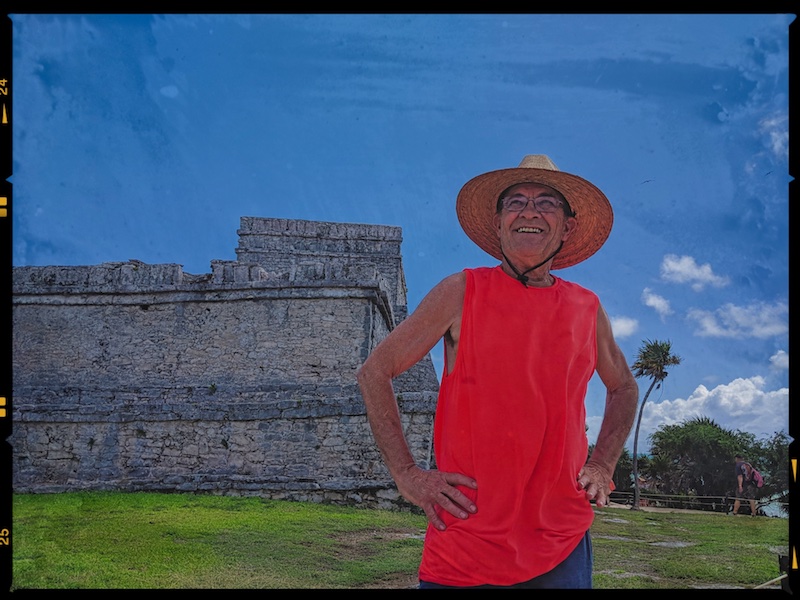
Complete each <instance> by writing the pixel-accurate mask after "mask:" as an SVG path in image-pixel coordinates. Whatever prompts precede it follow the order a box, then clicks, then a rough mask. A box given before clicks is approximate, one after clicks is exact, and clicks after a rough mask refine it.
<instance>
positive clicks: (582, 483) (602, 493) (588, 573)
mask: <svg viewBox="0 0 800 600" xmlns="http://www.w3.org/2000/svg"><path fill="white" fill-rule="evenodd" d="M456 212H457V214H458V218H459V222H460V223H461V226H462V227H463V229H464V231H465V232H466V234H467V235H468V236H469V237H470V239H472V241H474V242H475V243H476V244H477V245H478V246H480V247H481V248H482V249H483V250H485V251H486V252H488V253H489V254H490V255H491V256H493V257H495V258H496V259H498V260H499V261H501V262H500V264H499V265H497V266H494V267H482V268H477V269H465V270H464V271H461V272H459V273H456V274H453V275H450V276H448V277H446V278H445V279H444V280H442V281H441V282H440V283H439V284H437V285H436V286H435V287H434V288H433V289H432V290H431V291H430V292H429V293H428V295H427V296H426V297H425V298H424V299H423V300H422V302H420V304H419V306H418V308H417V309H416V310H415V311H414V312H413V313H412V314H411V315H410V316H409V317H408V318H407V319H405V320H404V321H403V322H402V323H400V324H399V325H398V326H397V327H396V328H395V329H394V330H393V331H392V332H391V333H390V334H389V335H388V336H387V337H386V338H385V339H384V340H383V341H382V342H381V343H380V344H379V345H378V346H377V347H376V348H375V350H374V351H373V352H372V353H371V354H370V356H369V357H368V358H367V360H366V361H365V362H364V364H363V365H362V367H361V368H360V370H359V372H358V381H359V385H360V388H361V392H362V396H363V398H364V402H365V404H366V407H367V414H368V418H369V423H370V426H371V428H372V431H373V434H374V436H375V440H376V443H377V445H378V447H379V448H380V450H381V453H382V456H383V458H384V461H385V463H386V465H387V468H388V469H389V472H390V474H391V476H392V478H393V479H394V481H395V483H396V484H397V488H398V490H399V492H400V493H401V494H402V495H403V497H404V498H406V499H407V500H409V501H410V502H412V503H413V504H415V505H417V506H419V507H420V508H422V510H423V511H424V512H425V515H426V516H427V518H428V530H427V533H426V537H425V543H424V548H423V554H422V561H421V564H420V569H419V579H420V588H421V589H424V588H447V587H453V588H467V587H530V588H590V587H591V585H592V548H591V540H590V537H589V528H590V526H591V524H592V520H593V518H594V511H593V509H592V506H591V501H592V500H593V501H594V502H595V503H596V505H597V506H604V505H606V504H607V503H608V498H609V494H610V492H611V490H612V488H613V483H612V475H613V473H614V468H615V466H616V463H617V460H618V459H619V456H620V454H621V452H622V447H623V445H624V443H625V440H626V439H627V437H628V434H629V433H630V429H631V425H632V423H633V418H634V414H635V411H636V405H637V401H638V387H637V384H636V380H635V379H634V377H633V374H632V373H631V370H630V368H629V367H628V365H627V363H626V361H625V357H624V356H623V354H622V352H621V350H620V349H619V347H618V346H617V344H616V342H615V340H614V336H613V334H612V331H611V325H610V323H609V320H608V316H607V315H606V313H605V311H604V309H603V307H602V306H601V304H600V302H599V299H598V298H597V296H596V295H595V294H594V293H593V292H591V291H589V290H587V289H585V288H583V287H581V286H579V285H577V284H575V283H571V282H568V281H566V280H564V279H561V278H559V277H556V276H555V275H553V274H552V273H551V270H555V269H563V268H565V267H569V266H571V265H574V264H576V263H579V262H581V261H583V260H585V259H586V258H588V257H589V256H591V255H592V254H594V253H595V252H596V251H597V250H598V249H599V248H600V247H601V246H602V245H603V243H604V242H605V240H606V239H607V237H608V235H609V233H610V231H611V224H612V221H613V214H612V211H611V206H610V204H609V202H608V200H607V198H606V197H605V195H604V194H603V193H602V192H601V191H600V190H599V189H598V188H597V187H595V186H594V185H592V184H591V183H590V182H588V181H586V180H584V179H582V178H580V177H578V176H576V175H572V174H569V173H565V172H563V171H559V170H558V169H557V168H556V166H555V165H554V164H553V162H552V161H551V160H550V159H549V158H548V157H546V156H544V155H529V156H526V157H525V158H524V159H523V161H522V163H521V164H520V166H519V167H517V168H511V169H501V170H497V171H491V172H489V173H484V174H482V175H479V176H477V177H475V178H473V179H471V180H470V181H468V182H467V183H466V184H465V185H464V187H463V188H462V189H461V191H460V192H459V194H458V198H457V201H456ZM442 338H444V354H445V356H444V358H445V362H444V373H443V375H442V382H441V386H440V391H439V399H438V404H437V412H436V419H435V425H434V450H435V458H436V467H437V469H430V470H428V469H423V468H421V467H419V466H417V464H416V463H415V461H414V458H413V456H412V455H411V453H410V451H409V448H408V445H407V442H406V440H405V437H404V435H403V430H402V427H401V422H400V415H399V412H398V407H397V403H396V400H395V396H394V392H393V388H392V379H393V378H395V377H397V376H398V375H399V374H400V373H402V372H403V371H405V370H407V369H409V368H410V367H411V366H413V365H414V364H416V363H417V362H418V361H419V360H420V359H421V358H422V357H423V356H425V355H426V354H427V353H428V352H429V351H430V350H431V349H432V348H433V346H434V345H436V343H437V342H438V341H439V340H440V339H442ZM595 371H596V372H597V373H598V375H599V376H600V379H601V381H602V382H603V384H604V386H605V388H606V404H605V414H604V417H603V424H602V426H601V429H600V432H599V434H598V437H597V442H596V444H595V448H594V452H593V453H592V455H591V457H588V440H587V436H586V427H585V416H586V412H585V406H584V401H585V395H586V389H587V384H588V382H589V380H590V378H591V377H592V375H593V374H594V372H595ZM587 457H588V460H587Z"/></svg>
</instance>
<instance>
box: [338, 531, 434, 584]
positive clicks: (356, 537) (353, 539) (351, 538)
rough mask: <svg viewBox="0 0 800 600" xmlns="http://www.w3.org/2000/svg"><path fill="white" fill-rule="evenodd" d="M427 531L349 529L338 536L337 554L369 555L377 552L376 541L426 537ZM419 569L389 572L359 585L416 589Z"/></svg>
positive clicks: (349, 555)
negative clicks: (377, 578)
mask: <svg viewBox="0 0 800 600" xmlns="http://www.w3.org/2000/svg"><path fill="white" fill-rule="evenodd" d="M424 538H425V532H424V531H422V532H420V531H417V530H412V529H394V530H388V531H387V530H362V531H348V532H345V533H341V534H339V535H337V536H336V545H337V554H340V555H341V556H346V557H351V558H352V557H369V556H373V555H375V554H376V552H377V550H376V549H375V545H376V542H380V543H385V542H391V541H393V540H404V539H420V540H422V539H424ZM417 577H418V576H417V570H416V569H413V570H412V571H411V572H407V573H406V572H404V573H389V574H387V575H386V576H385V577H383V578H382V579H379V580H375V581H371V582H369V583H368V584H364V585H361V586H357V587H358V588H360V589H416V588H417V586H418V585H419V580H418V578H417Z"/></svg>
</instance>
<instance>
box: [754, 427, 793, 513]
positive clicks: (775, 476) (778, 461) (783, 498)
mask: <svg viewBox="0 0 800 600" xmlns="http://www.w3.org/2000/svg"><path fill="white" fill-rule="evenodd" d="M790 443H791V438H789V436H788V435H787V434H786V432H784V431H778V432H776V433H775V434H773V435H772V437H767V438H763V439H760V440H756V441H755V442H754V443H753V444H752V446H751V448H750V449H749V450H747V451H746V456H747V457H748V458H749V459H750V463H751V464H752V465H753V466H754V467H755V468H756V469H758V470H759V471H760V472H761V474H762V475H763V476H764V487H763V488H761V493H760V496H761V501H762V502H776V503H778V505H779V506H780V507H781V511H782V512H784V513H787V514H788V512H789V482H790V481H791V480H792V475H791V473H790V471H791V461H790V460H789V444H790Z"/></svg>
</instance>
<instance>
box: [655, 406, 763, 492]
mask: <svg viewBox="0 0 800 600" xmlns="http://www.w3.org/2000/svg"><path fill="white" fill-rule="evenodd" d="M752 439H753V437H752V434H747V433H744V432H741V431H732V430H730V429H725V428H724V427H721V426H720V425H718V424H717V423H715V422H714V421H713V420H712V419H709V418H708V417H695V418H693V419H688V420H686V421H684V422H683V423H680V424H678V425H662V426H661V427H659V428H658V429H657V430H656V431H655V432H654V433H653V434H652V435H651V436H650V440H651V445H650V451H651V453H652V454H653V456H654V457H657V459H656V460H655V461H654V462H657V464H658V465H659V468H660V469H662V470H663V471H665V472H663V473H662V474H661V478H660V488H659V491H661V492H662V493H664V494H691V495H697V496H725V495H727V494H728V492H729V491H730V489H731V485H732V483H733V482H734V480H733V457H734V456H735V455H736V454H737V453H738V452H741V451H742V450H741V449H742V448H743V447H749V446H750V445H751V444H752Z"/></svg>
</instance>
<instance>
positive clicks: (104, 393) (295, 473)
mask: <svg viewBox="0 0 800 600" xmlns="http://www.w3.org/2000/svg"><path fill="white" fill-rule="evenodd" d="M238 234H239V245H238V248H237V249H236V255H237V259H236V260H235V261H226V260H214V261H212V262H211V273H209V274H204V275H192V274H189V273H185V272H184V271H183V269H182V267H181V265H178V264H145V263H142V262H140V261H137V260H130V261H128V262H124V263H122V262H112V263H104V264H100V265H94V266H45V267H17V268H14V269H13V282H12V286H13V288H12V313H13V334H12V349H13V359H12V360H13V362H12V369H13V403H12V405H13V413H12V418H13V431H12V435H11V437H10V438H9V443H10V444H11V445H12V451H13V461H12V462H13V476H12V487H13V490H14V492H16V493H50V492H63V491H77V490H122V491H158V492H205V493H212V494H227V495H258V496H262V497H266V498H274V499H287V500H303V501H315V502H333V503H341V504H351V505H352V504H363V505H366V506H372V507H379V508H392V507H402V506H404V505H405V506H410V505H408V503H406V502H405V501H404V500H402V498H400V497H399V496H398V494H397V491H396V488H395V486H394V484H393V482H392V480H391V478H390V477H389V474H388V471H387V470H386V468H385V466H384V464H383V462H382V459H381V456H380V453H379V452H378V450H377V448H376V447H375V444H374V441H373V438H372V434H371V432H370V429H369V425H368V423H367V418H366V411H365V407H364V402H363V400H362V399H361V396H360V392H359V389H358V386H357V383H356V379H355V374H356V370H357V369H358V367H359V366H360V365H361V363H362V362H363V361H364V359H365V358H366V357H367V355H368V354H369V353H370V351H371V350H372V349H373V348H374V347H375V345H376V344H377V343H378V342H379V341H380V340H381V339H383V338H384V337H385V336H386V335H387V333H388V332H389V331H390V330H391V329H392V328H394V327H395V326H396V325H397V324H398V323H399V322H400V321H401V320H402V319H403V318H405V317H406V315H407V301H406V286H405V279H404V275H403V266H402V259H401V253H400V245H401V241H402V235H401V230H400V228H399V227H389V226H381V225H361V224H349V223H348V224H344V223H328V222H316V221H300V220H287V219H271V218H255V217H243V218H242V219H241V225H240V229H239V231H238ZM394 385H395V391H396V393H397V396H398V401H399V405H400V409H401V414H402V417H403V423H404V426H405V430H406V435H407V437H408V440H409V443H410V445H411V449H412V452H413V453H414V455H415V457H416V458H417V460H418V461H419V462H420V463H421V464H426V463H428V464H429V463H430V462H431V460H432V448H431V444H432V426H433V416H434V411H435V406H436V395H437V393H438V386H439V384H438V380H437V375H436V373H435V370H434V368H433V364H432V361H431V358H430V356H429V355H428V356H426V357H425V359H424V360H422V361H420V362H419V363H418V364H417V365H416V366H415V367H413V368H412V369H411V370H409V371H408V372H407V373H405V374H403V375H402V376H400V377H398V378H397V379H396V380H395V382H394Z"/></svg>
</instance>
